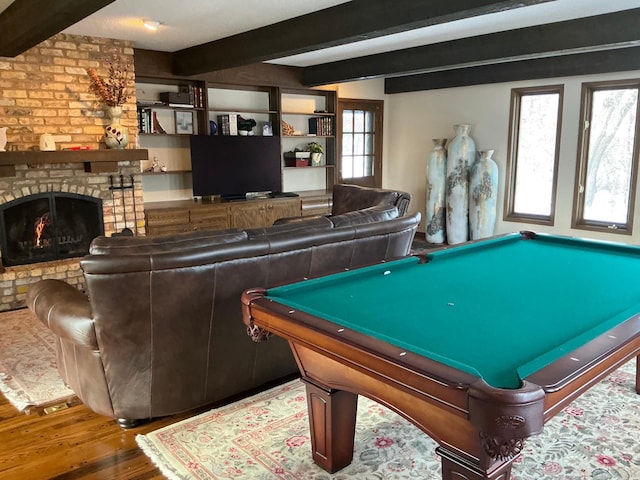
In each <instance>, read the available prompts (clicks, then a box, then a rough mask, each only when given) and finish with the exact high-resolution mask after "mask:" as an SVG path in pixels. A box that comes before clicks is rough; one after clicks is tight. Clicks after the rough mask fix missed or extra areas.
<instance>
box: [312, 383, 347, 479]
mask: <svg viewBox="0 0 640 480" xmlns="http://www.w3.org/2000/svg"><path fill="white" fill-rule="evenodd" d="M303 381H304V382H305V384H306V387H307V406H308V410H309V429H310V431H311V449H312V454H313V460H314V461H315V462H316V463H317V464H318V465H320V466H321V467H322V468H323V469H324V470H326V471H327V472H329V473H334V472H337V471H338V470H340V469H342V468H344V467H346V466H347V465H349V464H350V463H351V460H352V459H353V439H354V436H355V430H356V411H357V408H358V395H356V394H355V393H351V392H345V391H343V390H333V389H325V388H322V387H320V386H318V385H316V384H315V383H313V382H312V381H310V380H309V379H306V378H304V379H303Z"/></svg>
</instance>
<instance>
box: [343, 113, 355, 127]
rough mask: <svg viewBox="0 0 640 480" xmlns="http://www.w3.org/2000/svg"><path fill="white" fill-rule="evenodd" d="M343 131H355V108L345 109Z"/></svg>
mask: <svg viewBox="0 0 640 480" xmlns="http://www.w3.org/2000/svg"><path fill="white" fill-rule="evenodd" d="M342 131H343V132H353V110H345V111H344V112H343V113H342Z"/></svg>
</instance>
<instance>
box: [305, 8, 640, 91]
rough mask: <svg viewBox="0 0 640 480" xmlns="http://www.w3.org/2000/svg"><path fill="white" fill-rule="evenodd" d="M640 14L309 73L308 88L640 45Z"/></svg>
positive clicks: (344, 63) (475, 39) (601, 18)
mask: <svg viewBox="0 0 640 480" xmlns="http://www.w3.org/2000/svg"><path fill="white" fill-rule="evenodd" d="M638 24H640V8H637V9H633V10H626V11H621V12H615V13H609V14H605V15H598V16H593V17H586V18H579V19H576V20H567V21H564V22H556V23H550V24H545V25H538V26H535V27H526V28H519V29H516V30H509V31H505V32H496V33H492V34H488V35H479V36H476V37H471V38H463V39H460V40H451V41H448V42H441V43H436V44H431V45H425V46H421V47H414V48H408V49H404V50H398V51H394V52H388V53H381V54H376V55H368V56H365V57H359V58H354V59H351V60H343V61H339V62H331V63H325V64H321V65H314V66H311V67H306V68H305V69H304V74H303V82H304V84H305V85H323V84H330V83H338V82H344V81H353V80H361V79H365V78H376V77H383V76H390V75H391V76H392V75H400V74H410V73H418V72H422V73H424V72H433V71H439V70H448V69H451V68H461V67H470V66H479V65H485V64H492V63H501V62H507V61H514V60H524V59H531V58H539V57H548V56H556V55H563V54H567V53H571V52H575V53H583V52H587V51H595V50H604V49H612V48H617V47H629V46H634V45H640V30H639V29H638Z"/></svg>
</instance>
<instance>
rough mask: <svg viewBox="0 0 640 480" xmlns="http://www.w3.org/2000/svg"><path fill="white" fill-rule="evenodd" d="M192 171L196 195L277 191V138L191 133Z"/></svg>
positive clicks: (279, 176) (279, 178)
mask: <svg viewBox="0 0 640 480" xmlns="http://www.w3.org/2000/svg"><path fill="white" fill-rule="evenodd" d="M191 171H192V174H191V175H192V177H193V194H194V195H195V196H206V195H222V196H223V197H238V196H243V195H245V194H246V193H248V192H280V191H281V190H282V163H281V161H280V138H279V137H277V136H274V137H262V136H246V137H244V136H220V135H217V136H214V135H192V136H191Z"/></svg>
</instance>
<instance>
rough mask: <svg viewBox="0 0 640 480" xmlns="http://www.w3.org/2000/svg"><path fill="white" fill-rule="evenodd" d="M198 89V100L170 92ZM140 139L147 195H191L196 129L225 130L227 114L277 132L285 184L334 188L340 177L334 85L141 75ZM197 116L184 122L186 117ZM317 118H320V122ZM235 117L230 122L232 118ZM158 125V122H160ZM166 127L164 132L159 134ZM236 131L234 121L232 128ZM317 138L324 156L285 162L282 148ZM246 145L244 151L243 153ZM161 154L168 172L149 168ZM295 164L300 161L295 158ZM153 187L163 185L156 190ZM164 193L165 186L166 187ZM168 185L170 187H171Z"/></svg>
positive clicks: (205, 131) (154, 197) (207, 132)
mask: <svg viewBox="0 0 640 480" xmlns="http://www.w3.org/2000/svg"><path fill="white" fill-rule="evenodd" d="M181 90H183V91H188V90H191V91H194V90H195V91H196V92H198V93H196V98H198V99H199V100H198V101H195V102H194V104H193V106H188V107H187V106H184V105H182V106H172V105H170V104H167V103H166V102H164V103H161V102H162V100H163V99H166V98H167V94H166V92H174V93H179V92H180V91H181ZM136 97H137V101H138V120H139V126H140V128H139V132H140V133H139V144H140V146H141V147H142V148H145V149H148V151H149V160H148V161H147V162H143V165H142V170H143V172H144V174H145V175H144V178H143V190H144V192H145V201H151V202H154V201H161V200H179V199H185V198H190V197H191V196H192V179H191V162H190V147H189V138H190V135H221V134H222V133H227V131H226V130H225V131H224V132H223V124H224V123H225V120H226V119H228V120H226V121H228V122H230V123H231V125H234V124H233V122H235V121H236V119H237V118H243V119H252V120H254V121H255V123H256V125H255V127H253V129H252V131H251V134H252V135H257V136H260V135H271V136H275V137H279V139H280V145H281V157H282V166H283V190H285V191H310V190H313V191H330V190H331V188H332V187H333V184H334V179H335V154H336V136H335V125H336V121H335V120H336V119H335V115H336V108H337V106H336V103H337V94H336V92H335V91H331V90H313V89H302V88H300V89H297V88H281V87H275V86H246V85H229V84H216V83H209V82H204V81H199V80H180V79H175V78H171V79H161V78H155V77H137V78H136ZM185 115H187V116H189V115H191V117H192V119H193V120H192V122H191V127H189V128H187V129H186V131H185V128H184V127H183V126H182V125H181V124H180V119H183V118H184V117H185ZM282 121H284V122H286V123H288V124H290V125H292V126H293V128H294V130H295V133H296V134H295V135H285V134H284V132H283V130H282V125H283V123H282ZM314 122H315V123H314ZM228 124H229V123H228ZM158 127H160V128H158ZM161 132H162V133H161ZM231 133H232V134H235V133H236V132H235V128H232V132H231ZM311 142H316V143H319V144H320V145H322V148H323V150H324V159H323V162H321V163H320V164H317V165H315V166H311V165H309V166H304V167H302V166H298V167H296V166H287V165H286V164H285V161H284V153H285V152H289V151H293V150H295V149H299V150H305V149H307V148H308V145H309V143H311ZM242 153H243V152H242V151H239V152H238V157H239V158H241V157H242ZM154 160H157V162H158V164H159V165H160V166H164V167H166V170H167V171H166V172H159V173H158V172H148V170H149V168H150V167H151V165H152V162H153V161H154ZM294 165H295V163H294ZM155 192H158V194H157V195H156V193H155ZM160 192H162V193H160ZM167 192H168V193H167Z"/></svg>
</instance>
